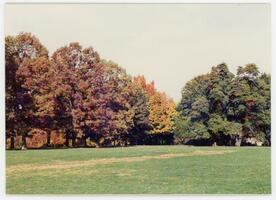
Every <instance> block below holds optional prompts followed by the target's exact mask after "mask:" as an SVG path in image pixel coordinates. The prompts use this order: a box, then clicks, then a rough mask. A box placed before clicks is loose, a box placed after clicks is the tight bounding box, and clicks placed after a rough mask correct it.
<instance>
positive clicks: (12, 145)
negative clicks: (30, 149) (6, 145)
mask: <svg viewBox="0 0 276 200" xmlns="http://www.w3.org/2000/svg"><path fill="white" fill-rule="evenodd" d="M10 149H14V135H13V134H12V135H11V147H10Z"/></svg>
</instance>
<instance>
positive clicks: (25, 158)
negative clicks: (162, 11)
mask: <svg viewBox="0 0 276 200" xmlns="http://www.w3.org/2000/svg"><path fill="white" fill-rule="evenodd" d="M270 155H271V154H270V148H268V147H240V148H236V147H187V146H138V147H126V148H102V149H56V150H27V151H6V161H7V162H6V166H7V168H6V177H7V179H6V192H7V194H137V193H143V194H145V193H147V194H270V193H271V175H270Z"/></svg>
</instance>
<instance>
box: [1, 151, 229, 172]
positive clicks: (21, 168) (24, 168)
mask: <svg viewBox="0 0 276 200" xmlns="http://www.w3.org/2000/svg"><path fill="white" fill-rule="evenodd" d="M232 152H233V150H219V151H218V150H216V151H201V150H195V151H192V152H187V153H175V154H174V153H170V154H161V155H152V156H139V157H122V158H101V159H91V160H84V161H62V162H57V163H54V164H21V165H14V166H10V167H7V168H6V173H7V175H8V176H9V175H11V174H13V173H23V172H28V171H40V170H61V169H63V170H65V169H71V168H77V167H85V166H89V167H90V166H95V165H99V164H113V163H120V162H126V163H128V162H141V161H145V160H154V159H169V158H176V157H189V156H209V155H223V154H225V153H232Z"/></svg>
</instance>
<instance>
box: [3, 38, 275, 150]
mask: <svg viewBox="0 0 276 200" xmlns="http://www.w3.org/2000/svg"><path fill="white" fill-rule="evenodd" d="M5 67H6V74H5V76H6V79H5V80H6V97H5V101H6V144H7V145H6V146H7V149H14V148H26V147H27V148H43V147H48V148H56V147H83V146H85V147H103V146H128V145H143V144H147V145H154V144H198V145H212V144H217V145H240V144H241V143H242V144H257V143H258V142H261V143H262V144H265V145H270V75H268V74H264V73H263V74H261V73H260V72H259V71H258V68H257V67H256V65H254V64H250V65H246V66H245V67H240V68H239V69H238V72H237V75H236V76H235V75H233V74H232V73H231V72H230V71H229V70H228V68H227V66H226V64H220V65H218V66H216V67H213V68H212V70H211V72H210V73H208V74H205V75H201V76H198V77H196V78H194V79H192V80H191V81H189V82H188V83H187V84H186V85H185V87H184V88H183V90H182V99H181V101H180V102H179V103H178V105H175V103H174V101H173V100H172V99H171V98H169V97H168V96H167V95H166V94H165V93H163V92H160V91H158V90H157V89H156V88H155V86H154V82H150V83H147V82H146V80H145V78H144V76H137V77H131V76H130V75H128V74H127V73H126V71H125V70H124V69H123V68H121V67H120V66H118V65H117V64H116V63H114V62H112V61H106V60H104V59H102V58H101V57H100V55H99V54H98V53H97V52H96V51H95V50H94V49H93V48H92V47H88V48H82V46H80V45H79V44H78V43H70V44H69V45H67V46H64V47H61V48H59V49H57V50H56V51H55V52H54V53H53V54H52V55H51V56H49V53H48V50H47V48H46V47H45V46H43V45H42V44H41V43H40V41H39V39H38V38H36V37H35V36H34V35H32V34H31V33H20V34H18V35H16V36H7V37H6V38H5Z"/></svg>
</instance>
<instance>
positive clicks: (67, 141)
mask: <svg viewBox="0 0 276 200" xmlns="http://www.w3.org/2000/svg"><path fill="white" fill-rule="evenodd" d="M65 134H66V135H65V137H66V141H65V146H67V147H69V135H68V134H69V133H68V131H66V133H65Z"/></svg>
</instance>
